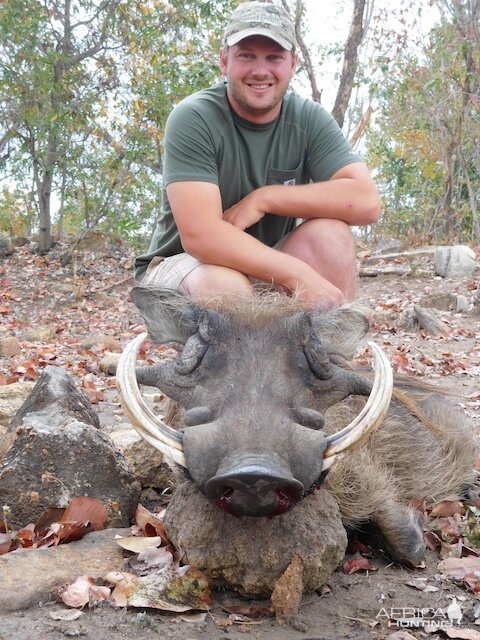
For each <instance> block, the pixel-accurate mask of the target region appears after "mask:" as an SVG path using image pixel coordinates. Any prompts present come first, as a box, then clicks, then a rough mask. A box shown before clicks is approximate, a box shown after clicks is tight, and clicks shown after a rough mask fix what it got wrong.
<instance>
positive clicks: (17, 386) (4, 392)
mask: <svg viewBox="0 0 480 640" xmlns="http://www.w3.org/2000/svg"><path fill="white" fill-rule="evenodd" d="M34 386H35V383H34V382H13V383H12V384H6V385H1V386H0V434H1V433H2V431H4V430H6V428H7V427H8V425H9V424H10V422H11V421H12V418H13V416H14V415H15V413H16V412H17V411H18V410H19V409H20V407H21V406H22V404H23V403H24V402H25V400H26V399H27V397H28V396H29V395H30V393H31V391H32V389H33V387H34Z"/></svg>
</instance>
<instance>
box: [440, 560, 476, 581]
mask: <svg viewBox="0 0 480 640" xmlns="http://www.w3.org/2000/svg"><path fill="white" fill-rule="evenodd" d="M438 568H439V570H440V571H441V572H442V573H443V574H445V576H446V577H447V578H450V580H459V581H460V580H463V579H464V578H465V576H467V575H468V574H470V573H475V572H477V571H480V558H478V557H476V556H468V557H466V558H445V560H442V561H441V562H440V564H439V565H438Z"/></svg>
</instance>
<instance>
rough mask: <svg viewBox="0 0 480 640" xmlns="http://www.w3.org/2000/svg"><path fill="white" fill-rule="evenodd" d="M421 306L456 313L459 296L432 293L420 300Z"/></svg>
mask: <svg viewBox="0 0 480 640" xmlns="http://www.w3.org/2000/svg"><path fill="white" fill-rule="evenodd" d="M420 306H422V307H432V308H434V309H440V310H441V311H454V310H455V309H456V307H457V296H456V295H454V294H453V293H441V292H438V293H430V294H428V295H426V296H422V298H420Z"/></svg>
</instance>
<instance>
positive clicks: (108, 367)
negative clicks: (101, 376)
mask: <svg viewBox="0 0 480 640" xmlns="http://www.w3.org/2000/svg"><path fill="white" fill-rule="evenodd" d="M119 360H120V354H119V353H106V354H105V355H104V356H103V358H102V359H101V360H100V362H99V367H100V370H101V371H103V373H106V374H107V375H109V376H114V375H115V374H116V373H117V366H118V361H119Z"/></svg>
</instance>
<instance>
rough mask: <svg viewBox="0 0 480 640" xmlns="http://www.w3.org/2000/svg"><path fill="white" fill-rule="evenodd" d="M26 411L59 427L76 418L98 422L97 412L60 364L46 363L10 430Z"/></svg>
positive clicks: (15, 426)
mask: <svg viewBox="0 0 480 640" xmlns="http://www.w3.org/2000/svg"><path fill="white" fill-rule="evenodd" d="M29 413H35V414H36V415H37V418H40V417H41V416H42V415H43V416H44V422H45V423H46V424H50V425H51V426H56V427H61V426H65V425H66V424H68V423H70V422H72V420H79V421H80V422H85V423H86V424H89V425H92V426H94V427H98V426H100V421H99V419H98V414H97V412H96V411H95V409H94V408H93V406H92V405H91V403H90V402H89V401H88V398H87V397H86V396H85V395H84V394H83V393H80V391H78V389H77V387H76V386H75V382H74V380H73V378H72V376H71V375H69V374H68V373H67V372H66V371H64V370H63V369H60V368H59V367H52V366H48V367H45V370H44V372H43V374H42V375H41V376H40V378H39V379H38V381H37V383H36V384H35V386H34V388H33V390H32V392H31V394H30V395H29V396H28V398H27V399H26V400H25V402H24V404H23V405H22V406H21V407H20V409H19V410H18V412H17V413H16V414H15V417H14V418H13V420H12V422H11V424H10V427H9V430H10V431H14V430H15V429H16V428H17V427H18V426H19V425H20V424H21V423H22V421H23V419H24V417H25V416H26V415H27V414H29Z"/></svg>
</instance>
